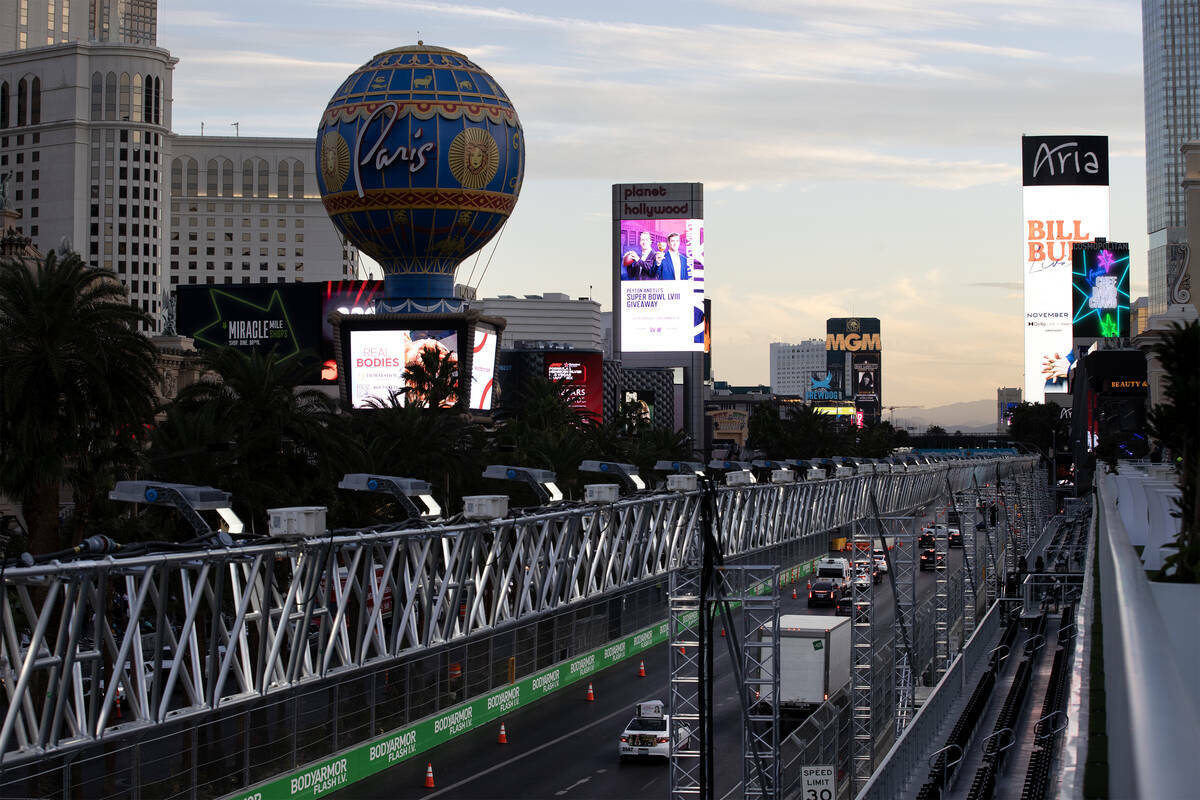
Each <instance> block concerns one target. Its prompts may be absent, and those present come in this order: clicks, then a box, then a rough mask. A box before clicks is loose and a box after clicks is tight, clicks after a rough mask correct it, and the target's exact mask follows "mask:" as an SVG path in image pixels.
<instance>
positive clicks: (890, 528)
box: [880, 517, 917, 738]
mask: <svg viewBox="0 0 1200 800" xmlns="http://www.w3.org/2000/svg"><path fill="white" fill-rule="evenodd" d="M880 527H881V529H882V532H883V536H884V547H885V548H886V552H887V555H886V558H887V563H888V583H889V584H891V587H892V596H893V597H894V599H895V613H894V614H893V616H892V641H893V642H894V646H893V648H892V665H893V668H892V674H893V682H894V685H895V695H896V713H895V730H896V736H897V738H898V737H899V736H900V734H901V732H903V730H904V729H905V728H906V727H907V726H908V723H909V721H910V720H911V719H912V714H913V684H914V681H913V670H914V669H915V667H916V665H915V664H913V663H912V659H913V641H914V640H913V635H912V630H911V628H912V625H913V623H914V621H915V617H914V612H915V610H916V605H917V601H916V594H917V534H916V529H917V519H916V518H915V517H884V518H882V519H881V520H880ZM888 540H890V541H891V547H890V548H888V547H887V541H888Z"/></svg>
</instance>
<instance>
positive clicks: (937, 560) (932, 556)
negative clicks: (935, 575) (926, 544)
mask: <svg viewBox="0 0 1200 800" xmlns="http://www.w3.org/2000/svg"><path fill="white" fill-rule="evenodd" d="M935 565H936V567H937V568H938V569H941V568H942V567H945V566H946V555H945V554H944V553H939V552H937V551H936V550H934V549H933V548H932V547H930V548H928V549H926V550H922V551H921V569H934V567H935Z"/></svg>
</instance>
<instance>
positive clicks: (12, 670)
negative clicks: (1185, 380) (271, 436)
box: [0, 457, 1034, 765]
mask: <svg viewBox="0 0 1200 800" xmlns="http://www.w3.org/2000/svg"><path fill="white" fill-rule="evenodd" d="M1033 465H1034V464H1033V462H1032V460H1031V459H1028V458H1013V457H1005V458H995V459H987V460H982V459H981V460H974V461H963V462H950V463H946V464H936V465H931V466H926V467H922V468H920V469H918V470H914V471H910V472H906V473H896V474H873V475H860V476H855V477H850V478H840V479H830V480H824V481H813V482H799V483H793V484H782V485H781V484H756V485H751V486H745V487H723V488H722V489H720V490H719V492H718V496H717V502H718V507H719V509H720V516H719V519H720V520H721V527H720V530H719V531H718V537H719V539H720V543H721V549H722V552H723V553H724V554H725V556H726V557H727V558H730V557H736V556H740V555H744V554H747V553H751V552H753V551H756V550H758V549H760V548H765V547H768V546H773V545H777V544H781V543H784V542H788V541H792V540H795V539H797V538H800V537H804V536H809V535H815V534H818V533H821V532H823V531H828V530H830V529H832V528H835V527H837V526H840V525H846V524H849V523H851V522H853V521H854V520H855V519H858V518H859V517H861V516H864V515H865V514H866V513H868V512H867V509H866V506H867V503H866V498H867V497H868V496H870V495H871V494H873V495H874V496H875V497H876V498H877V499H878V504H879V510H880V513H883V514H888V513H898V512H902V511H904V510H906V509H910V508H914V507H916V506H917V505H919V504H921V503H926V502H930V501H931V500H933V499H934V498H935V497H937V496H938V495H939V494H941V493H942V492H943V491H944V487H945V485H946V481H947V479H948V480H949V482H950V486H951V488H952V490H958V489H962V488H966V487H967V486H968V485H970V483H971V481H973V480H976V479H979V480H983V481H989V480H996V476H997V474H998V471H999V470H1000V469H1001V468H1003V469H1004V470H1005V471H1006V472H1009V473H1011V472H1014V471H1018V470H1029V469H1032V467H1033ZM700 499H701V493H700V492H699V491H697V492H691V493H666V492H660V493H647V494H642V495H637V496H632V497H629V498H626V499H622V500H620V501H618V502H617V503H613V504H607V505H603V506H597V505H577V506H570V507H558V508H554V507H551V508H550V509H540V510H538V511H536V512H534V513H531V514H528V515H525V516H520V517H515V518H508V519H500V520H493V521H491V522H487V523H476V524H459V525H429V526H426V527H419V528H418V527H412V526H411V525H409V526H398V527H396V528H393V529H374V530H361V531H340V532H331V533H330V534H328V535H327V536H324V537H321V538H317V539H307V540H300V541H271V542H268V543H264V544H259V545H248V546H243V547H238V548H224V549H200V550H195V551H184V552H181V551H168V552H163V553H157V554H151V555H143V556H137V557H130V558H114V557H111V556H109V557H105V558H102V559H96V560H87V561H85V560H79V561H70V562H65V563H58V562H51V563H46V564H39V565H35V566H31V567H10V568H8V569H7V570H6V572H5V584H6V586H5V591H4V592H2V593H0V684H2V686H3V690H2V691H0V714H2V715H3V725H2V727H0V763H3V764H6V765H8V764H14V763H17V762H19V761H22V760H26V759H32V758H39V757H42V756H44V755H45V754H47V753H50V752H54V751H58V750H62V749H66V748H73V747H77V746H83V745H86V744H88V743H91V742H95V741H98V740H100V739H102V738H103V739H106V740H107V739H112V738H114V737H117V736H120V735H123V734H125V733H133V732H137V733H139V734H142V733H145V731H146V729H147V727H149V726H155V725H161V724H164V723H166V722H168V721H171V722H174V721H177V720H179V719H181V718H184V717H188V716H197V715H203V714H205V713H208V712H211V711H212V710H214V709H217V708H227V707H229V706H232V705H235V704H243V703H249V702H252V701H254V700H256V699H258V698H261V697H264V696H266V695H271V694H273V693H277V692H283V691H288V690H290V689H292V688H293V687H295V686H297V685H299V684H303V683H309V682H313V681H318V680H321V679H323V678H326V677H329V676H333V675H339V674H341V673H345V672H348V671H352V670H356V669H360V668H363V667H365V666H374V665H376V664H379V663H381V662H386V661H388V660H392V659H396V658H399V657H402V656H407V655H409V654H412V653H414V652H419V651H421V650H423V649H425V648H429V647H434V646H438V645H441V644H444V643H449V642H458V641H462V640H464V639H466V638H467V637H470V636H473V635H476V634H482V633H487V632H491V631H493V630H495V629H496V628H499V627H502V626H506V625H508V624H511V623H515V622H517V621H520V620H527V619H529V618H530V617H532V616H536V615H544V614H550V613H554V612H555V611H558V610H560V609H563V608H566V607H569V606H570V605H571V604H573V603H580V602H584V601H587V600H589V599H591V598H594V597H596V596H598V595H601V594H604V593H608V592H616V591H621V590H624V589H627V588H629V587H631V586H633V585H636V584H638V583H640V582H643V581H647V580H652V579H662V578H664V577H666V575H667V574H668V573H671V572H672V571H674V570H675V569H676V568H677V567H679V566H680V565H681V564H682V563H683V562H684V560H685V558H686V557H687V554H688V553H690V552H694V547H695V541H694V540H695V539H696V537H697V535H698V531H699V528H700V524H699V517H700V514H699V508H700ZM674 616H675V615H674V614H672V617H674ZM681 635H682V634H681Z"/></svg>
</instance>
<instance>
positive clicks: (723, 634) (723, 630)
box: [721, 628, 725, 639]
mask: <svg viewBox="0 0 1200 800" xmlns="http://www.w3.org/2000/svg"><path fill="white" fill-rule="evenodd" d="M721 638H722V639H724V638H725V629H724V628H721Z"/></svg>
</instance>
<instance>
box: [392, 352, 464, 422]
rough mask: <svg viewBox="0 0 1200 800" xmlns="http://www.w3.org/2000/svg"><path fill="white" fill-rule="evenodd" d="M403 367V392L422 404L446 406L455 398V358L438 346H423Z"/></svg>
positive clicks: (456, 399)
mask: <svg viewBox="0 0 1200 800" xmlns="http://www.w3.org/2000/svg"><path fill="white" fill-rule="evenodd" d="M417 352H418V357H417V360H415V361H410V362H409V363H408V366H407V367H406V368H405V370H404V389H403V391H404V395H405V397H406V398H407V401H408V402H409V403H410V404H412V405H415V406H419V407H421V408H449V407H450V406H453V405H454V404H455V403H457V402H458V358H457V357H456V356H455V355H454V354H453V353H451V352H449V351H448V350H443V349H442V348H440V347H433V346H425V347H422V348H421V349H420V350H418V351H417Z"/></svg>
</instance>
